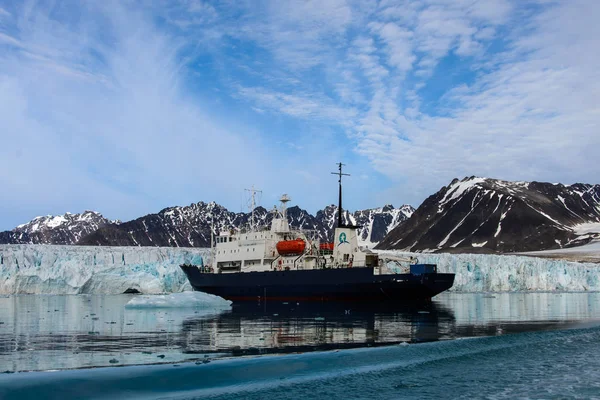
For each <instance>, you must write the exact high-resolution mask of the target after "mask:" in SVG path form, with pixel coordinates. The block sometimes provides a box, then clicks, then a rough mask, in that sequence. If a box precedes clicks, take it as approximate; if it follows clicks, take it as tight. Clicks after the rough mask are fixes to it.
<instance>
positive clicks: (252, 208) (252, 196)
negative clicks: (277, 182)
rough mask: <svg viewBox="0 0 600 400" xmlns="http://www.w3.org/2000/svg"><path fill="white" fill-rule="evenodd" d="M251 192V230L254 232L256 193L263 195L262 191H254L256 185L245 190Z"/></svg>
mask: <svg viewBox="0 0 600 400" xmlns="http://www.w3.org/2000/svg"><path fill="white" fill-rule="evenodd" d="M244 190H246V191H248V192H250V196H251V200H250V229H251V230H254V208H256V199H255V197H256V193H262V190H256V189H254V185H252V188H250V189H244Z"/></svg>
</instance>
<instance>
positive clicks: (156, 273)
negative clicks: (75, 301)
mask: <svg viewBox="0 0 600 400" xmlns="http://www.w3.org/2000/svg"><path fill="white" fill-rule="evenodd" d="M208 256H209V250H208V249H198V248H173V247H95V246H53V245H0V294H17V293H32V294H38V293H43V294H80V293H96V294H116V293H123V292H124V291H125V290H127V289H137V290H139V291H140V292H142V293H149V294H153V293H165V292H166V293H172V292H180V291H183V290H191V286H190V285H189V283H188V281H187V278H186V277H185V274H184V273H183V271H181V269H180V268H179V265H180V264H183V263H192V264H199V263H201V262H202V259H203V258H204V260H206V258H207V257H208Z"/></svg>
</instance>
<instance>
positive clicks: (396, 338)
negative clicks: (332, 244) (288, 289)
mask: <svg viewBox="0 0 600 400" xmlns="http://www.w3.org/2000/svg"><path fill="white" fill-rule="evenodd" d="M454 328H455V318H454V315H453V313H452V312H451V311H450V310H449V309H447V308H446V307H444V306H442V305H439V304H436V303H433V302H432V303H423V304H418V303H415V304H409V305H403V306H401V307H399V306H397V307H394V308H389V307H388V308H382V307H381V306H380V307H374V306H371V307H370V308H369V307H361V308H357V307H356V306H350V305H335V304H317V305H311V304H301V303H284V304H280V305H276V304H266V305H265V304H259V303H257V304H243V305H234V307H233V308H232V311H231V312H227V313H224V314H220V315H219V316H217V317H215V318H211V319H206V318H189V319H186V320H184V321H183V323H182V335H183V336H184V337H185V343H186V347H185V349H184V351H185V352H187V353H204V352H206V350H207V349H211V350H217V351H226V352H230V353H231V354H232V355H248V354H264V353H277V352H294V351H313V350H326V349H333V348H348V347H357V346H376V345H385V344H392V343H400V342H423V341H435V340H440V339H450V338H452V337H453V336H454V333H453V332H454Z"/></svg>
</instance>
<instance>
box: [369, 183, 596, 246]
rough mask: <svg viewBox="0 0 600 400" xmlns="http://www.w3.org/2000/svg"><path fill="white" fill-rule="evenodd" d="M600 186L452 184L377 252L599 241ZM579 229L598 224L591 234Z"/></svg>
mask: <svg viewBox="0 0 600 400" xmlns="http://www.w3.org/2000/svg"><path fill="white" fill-rule="evenodd" d="M598 223H600V185H589V184H580V183H576V184H573V185H562V184H551V183H542V182H507V181H502V180H497V179H488V178H477V177H469V178H464V179H463V180H460V181H459V180H458V179H455V180H453V181H452V182H451V183H450V185H448V186H445V187H443V188H441V189H440V190H439V191H438V192H437V193H435V194H433V195H432V196H430V197H429V198H427V199H426V200H425V201H424V202H423V204H421V206H420V207H419V208H418V209H417V210H416V211H415V212H414V213H413V214H412V216H411V218H409V219H408V220H406V221H404V222H403V223H401V224H399V225H398V226H397V227H396V228H394V230H393V231H392V232H390V234H389V235H388V236H387V237H386V238H385V239H384V240H382V241H381V242H380V243H379V245H378V247H377V248H379V249H398V250H405V251H424V252H431V251H433V252H519V251H535V250H546V249H556V248H562V247H568V246H574V245H578V244H584V243H586V242H588V241H590V240H593V239H594V238H598V237H600V234H599V233H594V231H596V232H600V224H598ZM582 224H588V225H590V224H598V226H597V228H598V229H595V227H594V229H592V230H591V232H590V231H589V230H588V231H584V230H582V229H581V227H582V226H583V225H582Z"/></svg>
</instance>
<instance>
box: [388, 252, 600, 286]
mask: <svg viewBox="0 0 600 400" xmlns="http://www.w3.org/2000/svg"><path fill="white" fill-rule="evenodd" d="M382 253H383V254H392V255H395V256H401V257H410V256H412V257H415V258H416V259H417V260H418V262H419V263H426V264H437V265H438V271H439V272H450V273H454V274H456V278H455V280H454V286H452V289H450V290H452V291H457V292H523V291H569V292H580V291H600V264H596V263H580V262H572V261H565V260H558V259H548V258H538V257H530V256H517V255H495V254H448V253H440V254H431V253H402V252H390V251H387V252H382Z"/></svg>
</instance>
